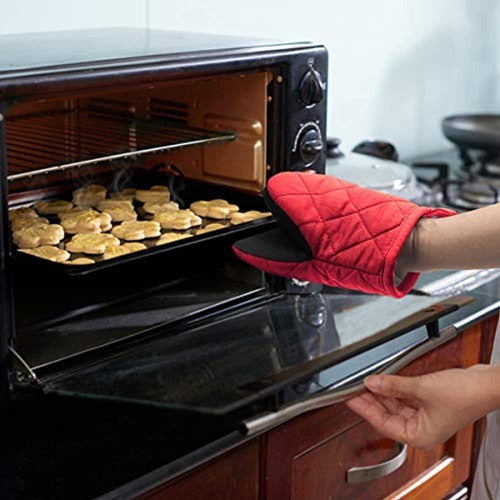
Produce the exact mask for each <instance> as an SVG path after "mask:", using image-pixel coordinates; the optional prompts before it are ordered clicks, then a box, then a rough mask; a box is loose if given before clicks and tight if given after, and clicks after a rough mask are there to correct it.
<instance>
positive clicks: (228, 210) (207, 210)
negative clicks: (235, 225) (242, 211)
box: [189, 200, 239, 219]
mask: <svg viewBox="0 0 500 500" xmlns="http://www.w3.org/2000/svg"><path fill="white" fill-rule="evenodd" d="M189 208H190V209H191V210H192V211H193V212H194V213H195V214H196V215H199V216H200V217H209V218H211V219H229V217H230V216H231V214H232V213H234V212H237V211H238V210H239V207H238V206H237V205H232V204H231V203H229V202H227V201H226V200H211V201H205V200H200V201H195V202H194V203H191V206H190V207H189Z"/></svg>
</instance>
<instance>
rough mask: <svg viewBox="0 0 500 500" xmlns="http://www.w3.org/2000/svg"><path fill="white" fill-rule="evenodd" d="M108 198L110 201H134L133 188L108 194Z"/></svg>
mask: <svg viewBox="0 0 500 500" xmlns="http://www.w3.org/2000/svg"><path fill="white" fill-rule="evenodd" d="M109 197H110V198H111V199H112V200H130V201H132V200H134V199H135V188H125V189H124V190H123V191H117V192H115V193H109Z"/></svg>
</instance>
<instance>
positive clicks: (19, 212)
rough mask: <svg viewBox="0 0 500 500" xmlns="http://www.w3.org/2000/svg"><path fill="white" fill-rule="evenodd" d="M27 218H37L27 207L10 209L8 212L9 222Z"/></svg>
mask: <svg viewBox="0 0 500 500" xmlns="http://www.w3.org/2000/svg"><path fill="white" fill-rule="evenodd" d="M28 217H33V218H34V217H38V214H37V213H36V212H35V211H34V210H33V209H32V208H29V207H20V208H11V209H10V210H9V220H11V221H14V220H16V219H19V218H21V219H27V218H28Z"/></svg>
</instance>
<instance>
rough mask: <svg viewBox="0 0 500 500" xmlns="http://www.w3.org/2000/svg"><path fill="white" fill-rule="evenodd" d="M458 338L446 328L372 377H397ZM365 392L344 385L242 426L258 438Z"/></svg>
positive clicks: (360, 387)
mask: <svg viewBox="0 0 500 500" xmlns="http://www.w3.org/2000/svg"><path fill="white" fill-rule="evenodd" d="M457 335H458V331H457V329H456V328H455V327H454V326H448V327H447V328H444V329H443V330H442V331H441V332H440V333H439V335H437V336H436V337H431V338H430V339H429V340H426V341H425V342H423V343H421V344H419V345H417V346H416V347H414V348H413V349H410V350H409V351H406V352H405V354H403V355H402V356H401V357H399V358H396V359H395V360H394V361H392V362H389V363H387V364H385V365H382V367H380V368H378V369H377V370H375V371H374V372H373V373H372V374H374V373H382V374H386V375H387V374H391V373H396V372H398V371H399V370H401V369H402V368H404V367H405V366H406V365H408V364H410V363H411V362H412V361H414V360H415V359H417V358H419V357H420V356H422V355H423V354H426V353H428V352H430V351H432V350H434V349H435V348H436V347H438V346H440V345H441V344H444V343H445V342H448V341H449V340H451V339H453V338H455V337H456V336H457ZM364 390H365V387H364V384H363V382H362V381H361V382H357V383H355V384H351V385H345V386H341V387H339V388H334V389H332V390H329V391H325V392H320V393H318V394H314V395H312V396H309V397H306V398H304V399H301V400H300V401H297V402H293V403H290V404H288V405H285V406H283V407H281V408H280V409H279V410H277V411H275V412H271V411H269V412H265V413H261V414H258V415H255V416H254V417H251V418H249V419H247V420H244V421H243V422H242V432H243V433H244V434H246V435H247V436H252V435H255V434H259V433H261V432H264V431H267V430H269V429H271V428H273V427H276V426H278V425H281V424H283V423H285V422H287V421H288V420H291V419H292V418H295V417H297V416H299V415H302V414H303V413H307V412H309V411H312V410H317V409H319V408H324V407H325V406H330V405H333V404H336V403H340V402H342V401H345V400H347V399H350V398H352V397H353V396H356V395H357V394H361V393H362V392H364Z"/></svg>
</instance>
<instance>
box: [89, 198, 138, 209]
mask: <svg viewBox="0 0 500 500" xmlns="http://www.w3.org/2000/svg"><path fill="white" fill-rule="evenodd" d="M110 208H113V209H114V208H121V209H122V210H134V204H133V203H132V201H130V200H101V201H100V202H99V203H98V205H97V209H98V210H100V211H101V212H105V211H107V210H108V209H110Z"/></svg>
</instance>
